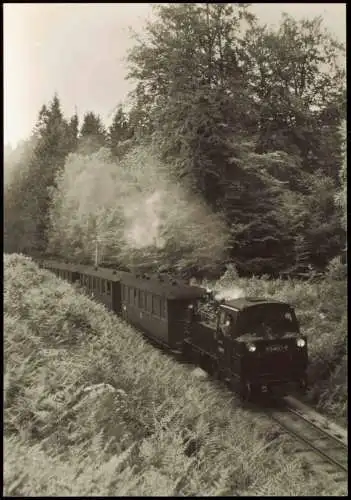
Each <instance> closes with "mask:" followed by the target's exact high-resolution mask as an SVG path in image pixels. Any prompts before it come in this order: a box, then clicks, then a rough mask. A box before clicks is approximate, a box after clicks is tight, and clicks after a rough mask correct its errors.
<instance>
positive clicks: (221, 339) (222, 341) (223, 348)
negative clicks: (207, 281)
mask: <svg viewBox="0 0 351 500" xmlns="http://www.w3.org/2000/svg"><path fill="white" fill-rule="evenodd" d="M233 322H234V318H233V317H232V315H231V313H230V312H229V311H226V310H225V309H222V310H221V312H220V315H219V325H218V338H217V349H218V357H219V359H220V360H221V361H220V362H221V367H222V370H223V371H225V372H227V371H229V370H230V368H231V364H232V363H231V361H232V351H233V342H232V329H233Z"/></svg>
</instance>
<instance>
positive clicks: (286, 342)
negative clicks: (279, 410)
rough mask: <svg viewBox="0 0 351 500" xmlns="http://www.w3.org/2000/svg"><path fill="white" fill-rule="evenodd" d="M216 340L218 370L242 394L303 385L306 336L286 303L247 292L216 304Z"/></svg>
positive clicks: (287, 389) (283, 391)
mask: <svg viewBox="0 0 351 500" xmlns="http://www.w3.org/2000/svg"><path fill="white" fill-rule="evenodd" d="M216 340H217V350H218V363H219V367H220V370H221V371H222V374H223V376H224V378H225V379H226V380H227V381H229V382H230V384H231V385H233V386H237V387H236V388H238V389H239V390H240V392H241V393H242V394H243V395H244V396H245V398H247V397H248V396H250V395H251V394H253V393H261V392H273V393H278V394H285V393H287V392H288V391H290V390H293V389H294V388H296V387H297V388H298V389H299V390H305V389H306V386H307V376H306V372H307V362H308V356H307V339H306V337H305V336H303V335H301V334H300V329H299V324H298V320H297V318H296V315H295V312H294V309H293V308H292V307H291V306H290V305H289V304H286V303H283V302H278V301H271V300H265V299H249V298H245V299H236V300H234V301H229V302H226V303H225V304H221V305H220V307H219V311H218V317H217V328H216Z"/></svg>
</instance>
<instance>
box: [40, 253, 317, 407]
mask: <svg viewBox="0 0 351 500" xmlns="http://www.w3.org/2000/svg"><path fill="white" fill-rule="evenodd" d="M41 267H44V268H46V269H49V270H51V271H53V272H54V273H55V274H57V275H58V276H59V277H61V278H63V279H66V280H68V281H70V282H72V283H74V282H76V283H77V282H78V283H79V284H80V285H81V286H82V287H83V288H84V289H85V290H86V292H87V293H88V294H89V295H90V296H93V297H95V298H96V299H97V300H98V301H100V302H102V303H103V304H105V305H106V307H108V308H109V309H111V310H112V311H114V312H115V313H116V314H118V315H120V316H122V318H123V319H124V320H125V321H126V322H128V323H130V324H132V325H134V326H136V327H137V328H138V329H140V330H141V331H143V332H144V334H145V335H146V336H147V337H148V338H150V339H152V340H153V341H155V342H156V343H158V344H160V345H163V346H165V347H167V348H168V349H171V350H173V351H177V352H181V353H182V354H183V355H184V356H185V357H186V358H187V359H188V360H190V361H191V362H193V363H195V364H198V365H200V366H201V367H202V368H204V369H205V370H207V371H209V372H211V373H213V374H215V375H216V376H217V377H218V378H219V379H222V380H225V381H226V382H227V383H228V384H229V385H230V386H231V387H232V388H233V389H234V390H237V391H239V392H240V393H241V394H242V396H243V397H244V398H245V399H248V398H250V396H252V395H254V394H258V393H261V392H274V393H276V392H278V393H279V394H285V393H287V392H290V390H291V389H295V388H298V389H299V390H304V389H305V388H306V385H307V378H306V373H307V364H308V355H307V339H306V337H305V336H302V335H301V334H300V331H299V324H298V321H297V319H296V316H295V312H294V309H293V308H292V307H291V306H290V305H289V304H286V303H283V302H278V301H274V300H270V299H251V298H242V299H236V300H232V301H228V302H225V303H222V304H218V303H217V311H216V314H214V315H213V314H212V315H211V316H210V317H209V316H208V315H204V314H203V313H202V312H201V311H203V310H204V308H203V305H204V304H206V300H207V298H208V294H207V292H206V290H205V289H204V288H201V287H193V286H189V285H187V284H186V283H184V282H180V281H176V280H173V279H170V278H169V277H167V276H161V275H158V276H153V277H151V276H146V275H133V274H131V273H128V272H124V271H113V270H111V269H106V268H96V267H95V268H94V267H92V266H81V265H71V264H65V263H62V262H53V261H42V262H41ZM205 309H206V308H205Z"/></svg>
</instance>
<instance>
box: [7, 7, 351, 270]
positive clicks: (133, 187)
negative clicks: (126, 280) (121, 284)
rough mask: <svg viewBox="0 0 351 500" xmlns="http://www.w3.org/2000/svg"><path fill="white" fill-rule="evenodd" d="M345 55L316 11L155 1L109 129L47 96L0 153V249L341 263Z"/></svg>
mask: <svg viewBox="0 0 351 500" xmlns="http://www.w3.org/2000/svg"><path fill="white" fill-rule="evenodd" d="M111 50H113V47H111ZM345 60H346V59H345V48H344V47H343V46H342V44H340V43H339V42H338V41H337V40H335V39H334V38H333V36H332V35H331V34H330V33H329V32H328V31H327V30H326V29H325V27H324V26H323V22H322V19H321V18H314V19H303V20H301V21H300V20H295V19H294V18H292V17H290V16H288V15H283V17H282V19H281V22H280V24H279V26H277V27H276V28H271V27H268V26H264V25H262V24H260V22H259V20H258V19H257V18H256V17H255V16H254V15H253V14H252V13H251V12H250V6H249V5H247V4H240V3H237V4H195V3H194V4H162V5H156V6H154V17H153V19H152V20H151V21H148V22H147V23H146V25H145V28H144V31H143V33H142V34H139V35H134V45H133V48H132V49H131V50H130V52H129V53H128V56H127V61H128V79H129V80H130V81H131V82H132V84H133V90H132V91H131V94H130V96H129V99H128V100H127V101H126V102H123V103H119V104H118V105H117V106H116V112H115V114H114V117H113V120H112V123H111V124H110V125H109V126H107V125H106V124H104V123H103V120H102V119H101V117H100V116H99V115H98V114H96V113H95V112H94V110H91V111H89V112H86V113H85V115H84V116H83V117H79V116H78V115H77V114H74V115H73V116H64V113H63V111H62V104H61V101H60V97H59V95H57V94H55V95H54V96H53V98H52V100H51V101H50V102H48V103H45V104H43V106H42V108H41V109H40V110H39V112H38V118H37V122H36V124H35V126H34V127H33V130H32V134H31V136H30V137H29V138H28V139H26V140H24V141H22V142H21V143H19V144H18V145H17V146H16V147H15V149H10V148H5V166H4V177H5V193H4V250H5V252H8V253H13V252H22V253H25V254H27V255H33V256H35V255H39V254H47V255H51V256H54V257H57V258H61V259H67V260H71V261H76V262H84V263H89V262H94V260H95V258H96V254H98V260H99V262H101V263H104V264H106V265H124V266H127V267H128V268H138V267H145V268H150V269H153V270H158V271H162V270H164V271H170V272H181V273H188V274H191V275H196V276H197V275H199V276H202V277H218V276H220V275H221V274H222V273H223V270H224V268H225V266H226V265H227V264H228V263H231V264H232V265H234V266H235V268H236V269H237V271H238V273H239V275H241V276H252V275H256V276H260V275H268V276H270V277H279V276H293V277H297V276H310V275H311V273H317V274H318V273H323V272H324V271H325V269H327V268H328V266H330V265H331V263H333V262H334V263H335V262H339V261H340V262H343V261H344V259H345V254H346V225H347V206H346V183H347V181H346V168H347V166H346V77H345Z"/></svg>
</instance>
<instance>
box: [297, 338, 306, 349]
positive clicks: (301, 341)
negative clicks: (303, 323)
mask: <svg viewBox="0 0 351 500" xmlns="http://www.w3.org/2000/svg"><path fill="white" fill-rule="evenodd" d="M296 345H297V347H305V345H306V342H305V341H304V339H297V341H296Z"/></svg>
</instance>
